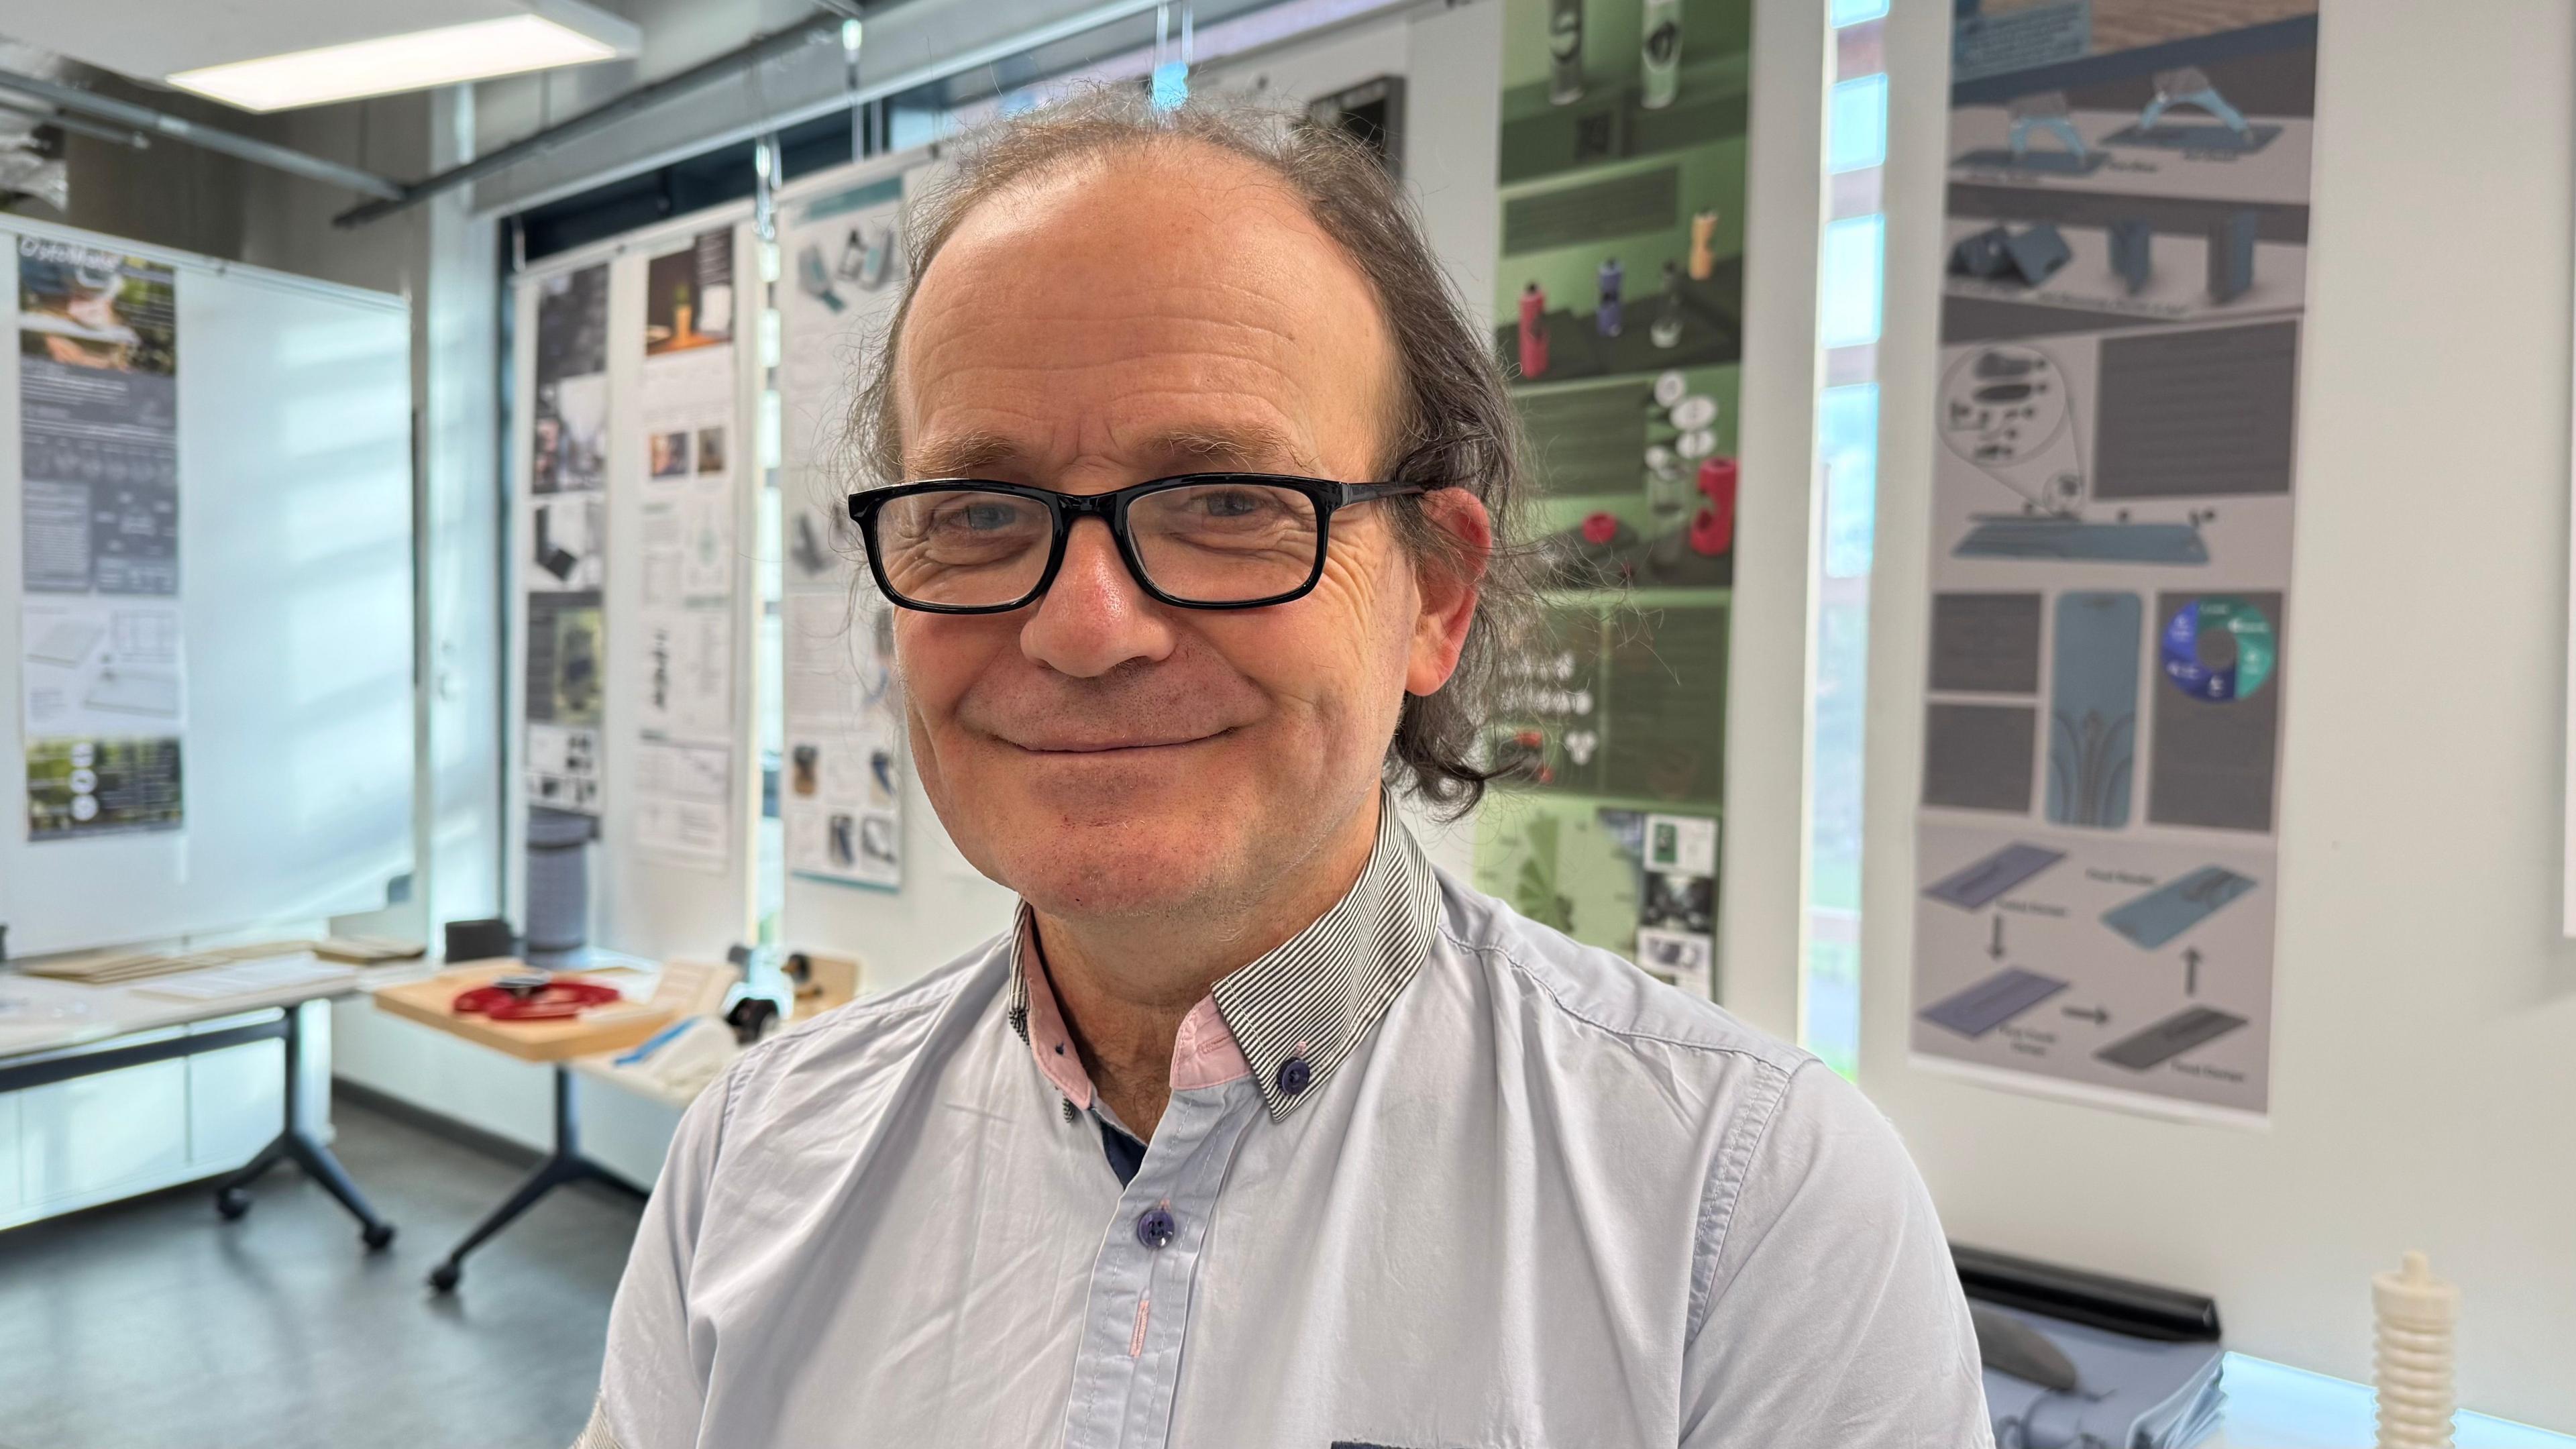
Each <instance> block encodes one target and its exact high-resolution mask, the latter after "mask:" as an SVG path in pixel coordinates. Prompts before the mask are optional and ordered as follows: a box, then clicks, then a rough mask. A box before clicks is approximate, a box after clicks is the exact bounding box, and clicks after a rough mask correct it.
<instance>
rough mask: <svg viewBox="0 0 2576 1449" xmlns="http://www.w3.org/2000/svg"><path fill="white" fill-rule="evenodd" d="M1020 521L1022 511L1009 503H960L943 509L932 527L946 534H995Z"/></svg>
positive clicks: (933, 521)
mask: <svg viewBox="0 0 2576 1449" xmlns="http://www.w3.org/2000/svg"><path fill="white" fill-rule="evenodd" d="M1019 521H1020V510H1019V509H1017V508H1015V507H1013V506H1011V505H1010V504H1008V503H960V504H956V505H954V506H952V507H949V508H944V509H941V510H940V512H939V514H938V516H937V517H936V518H934V519H933V520H932V525H933V526H934V527H935V528H937V529H939V530H940V531H941V532H945V533H995V532H999V531H1001V530H1003V529H1007V528H1010V527H1012V526H1014V525H1015V524H1017V523H1018V522H1019Z"/></svg>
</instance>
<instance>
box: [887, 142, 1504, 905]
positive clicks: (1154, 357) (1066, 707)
mask: <svg viewBox="0 0 2576 1449" xmlns="http://www.w3.org/2000/svg"><path fill="white" fill-rule="evenodd" d="M900 366H901V371H900V374H899V376H898V380H897V383H898V391H897V407H898V409H899V415H900V420H901V426H902V430H903V441H904V470H905V473H906V475H907V476H908V477H911V478H938V477H972V478H984V479H993V480H998V481H1003V482H1014V483H1027V484H1035V485H1038V486H1042V487H1047V488H1055V489H1060V490H1063V491H1064V492H1067V493H1103V492H1108V491H1110V490H1112V489H1116V488H1121V487H1125V486H1127V485H1129V484H1133V483H1140V482H1144V481H1146V480H1148V479H1153V478H1161V477H1168V476H1170V475H1173V474H1177V473H1187V472H1203V471H1225V470H1235V471H1245V472H1265V473H1288V474H1298V475H1303V476H1309V477H1319V478H1330V479H1339V480H1342V481H1347V482H1365V481H1373V480H1375V479H1376V478H1377V476H1378V474H1377V472H1376V470H1377V468H1378V467H1379V466H1380V455H1381V452H1382V450H1383V445H1384V433H1383V427H1384V421H1383V420H1384V419H1385V417H1386V415H1387V411H1388V406H1389V401H1390V399H1391V397H1392V395H1393V394H1392V390H1391V389H1392V384H1393V380H1394V368H1395V363H1394V357H1393V353H1392V349H1391V346H1390V344H1389V341H1388V338H1387V335H1386V330H1385V325H1384V323H1383V321H1382V320H1381V318H1380V317H1379V314H1378V308H1377V304H1376V301H1375V299H1374V296H1373V294H1372V292H1371V290H1370V288H1369V286H1368V284H1367V282H1366V281H1365V279H1364V278H1363V277H1362V276H1361V275H1360V273H1359V272H1358V271H1357V269H1356V268H1355V267H1353V265H1352V264H1351V263H1350V261H1349V260H1348V259H1347V258H1345V257H1344V256H1343V255H1342V254H1341V252H1340V251H1339V249H1338V248H1337V247H1335V246H1334V245H1333V244H1332V242H1331V241H1330V240H1329V239H1327V238H1326V237H1325V236H1324V235H1323V234H1322V233H1321V232H1320V231H1319V230H1318V229H1317V228H1316V227H1315V225H1314V223H1313V222H1312V221H1311V219H1309V218H1308V217H1307V216H1306V215H1305V213H1304V211H1303V209H1302V208H1301V207H1299V206H1298V205H1297V203H1296V202H1295V201H1294V200H1293V198H1291V197H1290V196H1289V195H1288V194H1287V193H1286V192H1285V191H1284V190H1283V189H1282V188H1280V187H1279V186H1278V185H1277V184H1276V183H1274V182H1273V181H1271V180H1270V179H1269V178H1267V177H1266V176H1264V175H1263V174H1262V173H1261V172H1259V171H1258V170H1257V169H1255V168H1254V167H1252V166H1250V165H1249V164H1248V163H1244V162H1242V161H1240V160H1237V159H1235V158H1232V157H1230V156H1227V155H1225V154H1224V153H1221V152H1216V151H1214V150H1201V149H1196V148H1193V149H1191V150H1188V151H1185V152H1183V153H1181V154H1179V155H1174V154H1172V153H1171V152H1170V151H1164V152H1158V153H1151V154H1142V155H1134V156H1127V157H1118V158H1111V159H1106V160H1101V161H1094V162H1089V163H1082V164H1077V165H1076V166H1074V167H1072V168H1071V169H1068V170H1066V171H1063V172H1060V173H1057V174H1055V175H1052V176H1049V177H1045V178H1042V179H1040V180H1038V181H1036V182H1035V183H1033V184H1028V185H1023V186H1020V187H1016V188H1013V189H1012V190H1010V191H1007V192H1005V193H1004V194H1002V195H1000V196H997V197H995V198H993V199H990V200H988V201H986V202H984V203H983V204H981V205H979V206H978V207H976V208H975V209H974V210H973V211H972V212H970V213H969V214H968V215H967V217H966V218H965V219H964V221H963V222H962V223H961V224H960V225H959V227H958V228H957V229H956V231H955V232H954V234H953V235H952V237H951V238H950V240H949V242H948V243H947V245H946V246H945V247H944V248H943V249H942V250H941V252H940V253H939V256H938V258H937V260H936V261H934V262H933V263H932V265H931V266H930V268H929V269H928V271H927V272H926V273H925V275H924V276H923V278H922V280H921V285H920V288H919V291H918V293H917V294H916V295H915V297H914V300H913V305H912V310H911V313H910V315H909V318H908V321H907V324H906V326H905V328H904V333H903V337H902V352H901V359H900ZM1439 497H1440V498H1441V499H1442V502H1441V503H1440V505H1439V515H1440V516H1442V517H1445V518H1456V519H1460V520H1462V522H1461V523H1460V524H1459V525H1456V526H1462V527H1464V528H1465V529H1466V531H1467V533H1468V535H1469V536H1470V537H1471V538H1472V539H1473V540H1475V541H1481V540H1482V538H1483V536H1484V535H1483V527H1484V519H1483V513H1482V510H1481V509H1480V508H1479V507H1478V506H1477V505H1476V504H1475V503H1474V501H1473V500H1472V499H1470V498H1468V497H1467V495H1465V494H1463V493H1458V492H1450V493H1446V494H1442V495H1439ZM1469 514H1472V518H1468V517H1467V515H1469ZM1331 539H1332V542H1331V548H1330V552H1329V555H1328V557H1327V559H1326V561H1325V565H1324V572H1323V577H1322V579H1321V580H1320V581H1319V582H1318V583H1317V584H1316V586H1315V589H1314V591H1313V592H1312V593H1310V594H1308V595H1307V596H1305V597H1304V598H1302V599H1298V600H1295V601H1294V602H1291V603H1287V604H1279V605H1274V606H1271V607H1267V608H1261V609H1248V610H1239V611H1229V612H1214V611H1207V610H1191V609H1177V608H1172V607H1170V606H1167V605H1164V604H1161V603H1158V602H1156V601H1155V600H1153V599H1152V598H1151V597H1149V596H1148V595H1146V594H1145V592H1144V591H1143V590H1142V589H1141V588H1139V587H1138V586H1137V583H1136V581H1135V579H1134V578H1133V577H1132V576H1131V575H1130V574H1129V573H1128V571H1127V567H1126V565H1125V563H1124V562H1123V561H1122V560H1121V559H1120V557H1119V555H1118V551H1117V549H1116V547H1115V545H1114V544H1113V542H1112V541H1111V538H1110V535H1109V530H1108V528H1107V527H1106V526H1105V525H1104V524H1102V523H1100V522H1098V521H1094V520H1086V521H1082V522H1078V523H1076V524H1075V525H1074V527H1073V531H1072V534H1071V537H1070V538H1069V539H1068V541H1067V544H1066V549H1065V557H1064V565H1063V568H1062V569H1061V570H1060V571H1059V572H1058V573H1057V575H1056V578H1055V581H1054V583H1053V584H1052V585H1051V586H1050V587H1049V589H1048V591H1047V592H1046V594H1045V595H1044V596H1042V597H1041V598H1039V599H1038V600H1037V601H1036V602H1035V603H1033V604H1030V605H1029V606H1027V607H1026V608H1022V609H1019V610H1015V611H1013V612H1011V613H1007V614H994V615H981V616H952V615H936V614H924V613H917V612H912V611H899V612H898V615H897V618H896V629H895V646H896V657H897V660H898V662H899V664H900V667H901V670H902V674H903V680H904V685H905V699H906V707H907V712H908V715H909V724H910V729H911V735H912V744H913V751H914V755H915V758H916V761H917V763H918V767H919V769H920V771H921V778H922V783H923V785H924V787H925V788H926V790H927V791H928V793H929V795H930V798H931V801H932V803H933V804H934V805H935V806H936V807H937V808H938V811H939V816H940V819H941V820H942V821H943V822H945V823H946V825H947V827H948V830H949V833H950V834H951V835H952V836H953V837H954V838H955V839H956V841H957V844H958V847H959V849H960V850H962V851H963V852H964V853H965V855H966V857H967V859H968V860H970V861H972V862H974V864H975V865H976V866H977V868H979V869H981V870H982V871H984V872H985V873H986V874H988V875H990V876H992V877H993V878H994V879H996V880H999V881H1001V882H1002V883H1003V884H1005V885H1007V886H1009V887H1011V888H1012V889H1014V890H1016V891H1018V892H1019V893H1020V894H1021V895H1022V896H1024V897H1026V898H1027V899H1028V900H1029V901H1030V902H1031V903H1032V904H1034V905H1035V906H1037V907H1038V909H1040V910H1041V911H1045V912H1048V913H1050V914H1053V915H1058V916H1066V917H1077V916H1089V917H1113V916H1137V915H1166V916H1168V915H1171V914H1174V913H1177V912H1183V911H1189V910H1193V909H1197V910H1205V909H1208V908H1210V907H1219V908H1221V907H1222V905H1223V904H1224V903H1226V902H1231V901H1250V900H1254V899H1258V898H1259V897H1260V896H1261V895H1263V894H1264V893H1265V892H1266V891H1267V890H1269V889H1271V888H1273V887H1274V886H1275V885H1277V884H1278V883H1279V882H1281V881H1282V880H1283V879H1284V878H1286V877H1288V876H1289V875H1290V873H1292V872H1294V871H1295V870H1296V869H1297V868H1298V867H1299V865H1300V864H1301V863H1304V862H1306V861H1309V860H1312V859H1315V858H1316V857H1318V856H1319V855H1321V854H1325V853H1328V852H1331V851H1333V849H1334V847H1335V846H1336V844H1337V843H1340V842H1344V841H1346V840H1347V839H1348V836H1349V832H1350V830H1351V829H1352V828H1353V826H1354V823H1355V822H1361V825H1360V828H1365V825H1364V815H1363V812H1364V809H1365V807H1366V806H1367V804H1368V803H1369V801H1370V800H1371V799H1372V798H1373V795H1374V792H1375V790H1376V788H1377V780H1378V772H1379V762H1380V760H1381V759H1382V758H1383V756H1384V754H1385V751H1386V746H1387V741H1388V740H1389V738H1390V737H1391V736H1392V735H1393V733H1394V731H1395V725H1396V719H1397V715H1398V712H1399V709H1400V707H1401V705H1402V702H1403V697H1404V694H1405V692H1406V690H1407V689H1408V688H1410V689H1413V690H1414V691H1416V692H1428V691H1430V690H1432V689H1436V688H1437V687H1438V686H1439V685H1440V683H1441V682H1443V681H1445V680H1446V679H1447V677H1448V674H1449V671H1450V670H1451V668H1453V667H1454V665H1455V663H1456V660H1457V654H1458V647H1459V643H1460V642H1461V641H1462V640H1463V638H1464V631H1465V625H1466V620H1467V617H1468V614H1469V613H1470V612H1471V611H1472V607H1473V601H1474V589H1473V585H1472V583H1453V582H1447V581H1444V580H1443V579H1442V578H1441V577H1440V576H1439V575H1437V574H1433V573H1426V574H1424V575H1422V576H1421V577H1419V578H1417V575H1416V570H1415V568H1414V566H1413V564H1412V562H1411V560H1410V559H1409V558H1408V557H1407V556H1406V554H1405V551H1404V550H1403V549H1402V547H1401V546H1400V545H1399V543H1398V541H1397V538H1396V536H1395V532H1394V529H1393V528H1392V526H1391V520H1390V519H1389V518H1388V516H1387V505H1385V504H1382V503H1371V504H1364V505H1360V506H1358V507H1355V508H1351V509H1347V510H1344V511H1342V512H1340V513H1337V514H1336V515H1334V517H1333V520H1332V529H1331Z"/></svg>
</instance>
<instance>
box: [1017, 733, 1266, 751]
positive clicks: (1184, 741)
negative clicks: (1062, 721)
mask: <svg viewBox="0 0 2576 1449" xmlns="http://www.w3.org/2000/svg"><path fill="white" fill-rule="evenodd" d="M1231 733H1233V730H1232V729H1231V728H1227V729H1219V730H1213V731H1210V732H1207V733H1204V734H1174V733H1171V732H1169V731H1157V732H1155V733H1152V734H1133V735H1093V734H1084V735H1073V734H1048V733H1035V734H1029V735H1009V734H996V735H995V736H994V738H996V739H998V740H1000V741H1001V742H1002V743H1004V744H1006V745H1009V746H1011V747H1013V748H1015V749H1020V750H1025V751H1027V752H1028V753H1030V754H1033V755H1118V754H1137V753H1141V752H1143V751H1146V750H1167V749H1177V748H1179V747H1181V746H1183V745H1200V744H1206V743H1208V742H1209V741H1211V740H1217V739H1222V738H1224V737H1225V736H1226V735H1229V734H1231Z"/></svg>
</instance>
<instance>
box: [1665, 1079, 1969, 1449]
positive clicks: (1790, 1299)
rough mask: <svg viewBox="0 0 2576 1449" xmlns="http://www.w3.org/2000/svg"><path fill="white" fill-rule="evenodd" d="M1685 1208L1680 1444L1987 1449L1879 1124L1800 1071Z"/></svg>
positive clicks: (1914, 1177)
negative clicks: (1693, 1304)
mask: <svg viewBox="0 0 2576 1449" xmlns="http://www.w3.org/2000/svg"><path fill="white" fill-rule="evenodd" d="M1730 1158H1736V1155H1735V1154H1721V1157H1720V1162H1719V1166H1718V1169H1717V1171H1718V1174H1719V1180H1718V1181H1716V1182H1713V1183H1712V1185H1711V1188H1710V1192H1711V1202H1710V1204H1709V1209H1710V1210H1709V1211H1707V1212H1705V1213H1704V1214H1703V1215H1702V1222H1703V1227H1702V1235H1701V1236H1702V1241H1701V1242H1700V1244H1699V1251H1700V1254H1701V1255H1702V1257H1701V1260H1702V1261H1703V1262H1708V1261H1709V1260H1711V1259H1713V1263H1711V1266H1710V1269H1709V1278H1708V1284H1709V1287H1708V1290H1707V1296H1706V1299H1705V1302H1706V1307H1705V1308H1704V1309H1703V1310H1702V1313H1701V1321H1700V1322H1699V1323H1698V1324H1697V1325H1696V1328H1695V1331H1694V1332H1693V1334H1692V1337H1691V1339H1690V1342H1689V1344H1688V1346H1687V1347H1686V1348H1685V1350H1684V1354H1683V1362H1682V1416H1681V1418H1682V1434H1681V1445H1682V1449H1719V1446H1726V1449H1991V1446H1992V1444H1993V1442H1994V1440H1993V1431H1992V1428H1991V1427H1990V1425H1989V1423H1988V1421H1987V1417H1986V1400H1985V1389H1984V1380H1983V1375H1982V1373H1981V1371H1980V1368H1979V1364H1978V1360H1977V1347H1976V1337H1975V1333H1974V1331H1973V1330H1972V1329H1971V1328H1970V1327H1969V1324H1968V1305H1967V1299H1966V1298H1965V1296H1964V1295H1962V1293H1961V1292H1960V1289H1959V1276H1958V1271H1957V1269H1956V1268H1955V1267H1954V1266H1953V1265H1952V1263H1951V1261H1950V1249H1949V1245H1948V1243H1947V1242H1946V1241H1945V1240H1944V1239H1943V1238H1942V1235H1941V1224H1940V1220H1939V1218H1938V1217H1936V1216H1935V1214H1934V1213H1933V1209H1932V1198H1931V1194H1930V1193H1928V1192H1926V1191H1925V1190H1924V1187H1923V1179H1922V1177H1921V1176H1920V1175H1919V1174H1918V1173H1916V1171H1915V1170H1914V1163H1913V1160H1912V1159H1911V1158H1909V1157H1907V1156H1906V1154H1905V1147H1904V1145H1903V1144H1902V1143H1901V1142H1899V1141H1898V1140H1897V1136H1896V1129H1895V1128H1894V1127H1892V1126H1890V1125H1889V1123H1888V1121H1887V1119H1886V1118H1885V1117H1883V1116H1881V1115H1880V1114H1879V1112H1878V1109H1877V1108H1875V1107H1873V1106H1871V1105H1870V1103H1869V1101H1868V1100H1867V1099H1866V1098H1864V1097H1862V1096H1861V1094H1860V1092H1859V1090H1858V1089H1857V1088H1854V1087H1853V1086H1852V1085H1851V1084H1850V1083H1848V1082H1846V1081H1844V1080H1843V1079H1842V1078H1841V1077H1839V1076H1836V1075H1835V1074H1834V1073H1833V1071H1832V1070H1831V1069H1830V1068H1828V1067H1826V1066H1824V1065H1823V1064H1821V1063H1818V1062H1814V1061H1809V1062H1807V1063H1805V1064H1804V1065H1803V1066H1801V1067H1800V1068H1799V1069H1798V1070H1797V1071H1795V1072H1794V1073H1793V1074H1792V1075H1791V1076H1790V1078H1789V1080H1788V1083H1787V1084H1786V1086H1785V1087H1784V1088H1783V1090H1782V1094H1781V1096H1780V1098H1779V1100H1778V1104H1777V1105H1776V1106H1775V1107H1774V1108H1773V1110H1772V1112H1771V1116H1770V1120H1769V1121H1768V1122H1767V1123H1766V1124H1764V1125H1763V1127H1762V1128H1761V1132H1760V1136H1759V1137H1758V1138H1757V1139H1756V1140H1755V1141H1754V1142H1753V1144H1752V1148H1751V1152H1750V1155H1749V1157H1747V1158H1737V1159H1736V1160H1741V1161H1742V1162H1743V1163H1744V1165H1743V1168H1742V1170H1741V1171H1740V1172H1736V1173H1733V1174H1732V1176H1733V1177H1734V1183H1733V1184H1732V1191H1730V1190H1729V1188H1730V1185H1729V1184H1728V1183H1727V1182H1726V1181H1724V1178H1725V1177H1726V1176H1728V1175H1730V1174H1729V1173H1728V1161H1729V1159H1730Z"/></svg>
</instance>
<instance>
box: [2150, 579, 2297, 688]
mask: <svg viewBox="0 0 2576 1449" xmlns="http://www.w3.org/2000/svg"><path fill="white" fill-rule="evenodd" d="M2162 652H2163V654H2164V667H2165V678H2167V679H2170V680H2172V681H2173V682H2174V687H2175V688H2176V689H2179V690H2181V691H2182V692H2183V693H2185V694H2188V695H2190V696H2191V697H2192V698H2194V699H2204V700H2208V701H2210V702H2211V703H2213V704H2224V703H2226V702H2227V701H2229V700H2235V699H2245V698H2248V697H2249V696H2251V695H2252V694H2253V693H2254V692H2255V691H2256V690H2259V689H2261V688H2262V687H2263V685H2264V684H2265V682H2266V681H2268V680H2270V679H2271V677H2272V668H2273V665H2274V664H2275V663H2276V662H2277V661H2278V660H2279V658H2280V645H2279V641H2278V639H2277V638H2276V637H2275V636H2274V634H2273V632H2272V621H2271V620H2269V619H2267V618H2264V617H2263V611H2262V610H2260V609H2258V608H2255V607H2254V606H2253V605H2252V604H2250V603H2247V602H2246V601H2245V600H2243V599H2234V598H2228V597H2226V596H2224V595H2220V596H2217V597H2213V598H2206V599H2194V600H2192V601H2191V602H2190V603H2188V604H2185V605H2183V606H2182V607H2181V608H2180V609H2178V610H2176V611H2175V612H2174V616H2173V617H2172V618H2171V619H2168V620H2166V621H2165V633H2164V648H2163V651H2162Z"/></svg>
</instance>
